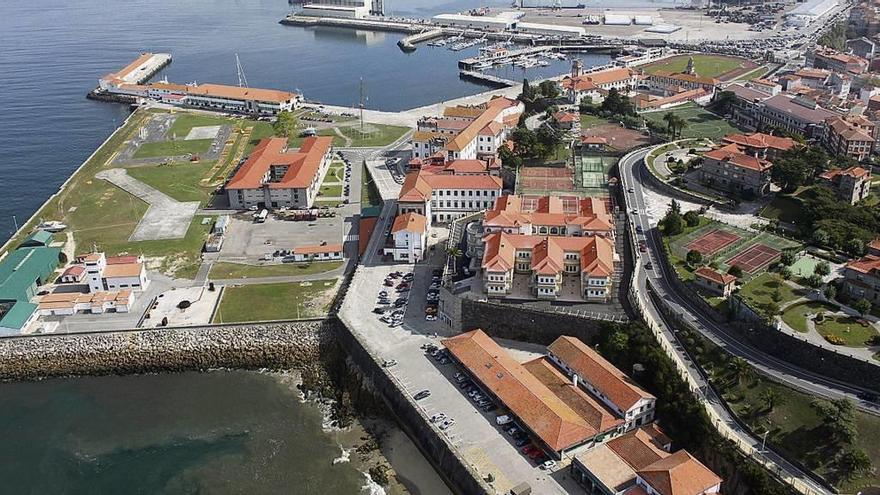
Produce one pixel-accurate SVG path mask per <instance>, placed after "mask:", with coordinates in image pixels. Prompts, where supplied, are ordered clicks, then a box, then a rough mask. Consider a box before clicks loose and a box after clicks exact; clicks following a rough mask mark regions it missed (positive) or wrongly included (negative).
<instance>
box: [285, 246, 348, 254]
mask: <svg viewBox="0 0 880 495" xmlns="http://www.w3.org/2000/svg"><path fill="white" fill-rule="evenodd" d="M339 252H342V244H325V245H323V246H297V247H295V248H293V254H331V253H339Z"/></svg>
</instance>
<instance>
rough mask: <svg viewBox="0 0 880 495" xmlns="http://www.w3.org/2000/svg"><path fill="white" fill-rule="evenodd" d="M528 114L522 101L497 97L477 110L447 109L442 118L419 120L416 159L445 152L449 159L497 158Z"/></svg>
mask: <svg viewBox="0 0 880 495" xmlns="http://www.w3.org/2000/svg"><path fill="white" fill-rule="evenodd" d="M523 111H525V106H524V105H523V103H522V102H520V101H518V100H513V99H510V98H505V97H496V98H493V99H491V100H489V102H487V103H485V104H483V105H479V106H473V107H464V106H460V107H447V108H446V109H444V111H443V116H442V117H431V118H425V119H422V120H421V121H419V124H418V129H417V130H416V132H415V133H414V134H413V138H412V145H413V158H427V157H430V156H432V155H434V154H437V153H440V152H442V153H443V154H444V155H445V159H446V160H449V161H452V160H459V159H465V160H470V159H476V158H485V157H489V156H493V155H495V153H497V152H498V148H499V147H500V146H501V144H502V143H503V142H504V140H505V139H506V138H507V135H508V133H509V132H510V130H511V129H512V128H514V127H516V124H517V122H518V120H519V116H520V115H522V113H523Z"/></svg>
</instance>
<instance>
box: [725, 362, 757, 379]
mask: <svg viewBox="0 0 880 495" xmlns="http://www.w3.org/2000/svg"><path fill="white" fill-rule="evenodd" d="M730 370H731V372H733V378H734V379H735V380H736V382H737V383H738V384H740V385H742V384H743V383H745V382H747V381H749V380H751V379H752V376H754V370H753V369H752V365H750V364H749V362H748V361H746V360H745V359H743V358H741V357H736V358H733V360H732V361H731V362H730Z"/></svg>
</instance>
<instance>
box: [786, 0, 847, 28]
mask: <svg viewBox="0 0 880 495" xmlns="http://www.w3.org/2000/svg"><path fill="white" fill-rule="evenodd" d="M837 5H838V0H809V1H807V2H804V3H802V4H800V5H798V6H797V7H795V8H794V9H792V10H791V11H789V12H788V13H787V14H785V24H786V25H788V26H792V27H806V26H808V25H810V24H812V23H814V22H816V21H817V20H819V19H820V18H822V17H823V16H824V15H826V14H828V13H829V12H831V11H832V10H834V9H835V8H836V7H837Z"/></svg>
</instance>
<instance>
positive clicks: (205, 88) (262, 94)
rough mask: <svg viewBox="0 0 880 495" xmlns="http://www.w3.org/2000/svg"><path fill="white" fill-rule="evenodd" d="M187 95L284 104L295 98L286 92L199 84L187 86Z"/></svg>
mask: <svg viewBox="0 0 880 495" xmlns="http://www.w3.org/2000/svg"><path fill="white" fill-rule="evenodd" d="M188 93H189V94H190V95H195V96H206V97H212V96H213V97H219V98H229V99H238V100H245V101H266V102H272V103H285V102H288V101H290V100H292V99H293V98H295V97H296V95H295V94H293V93H290V92H287V91H278V90H275V89H260V88H242V87H239V86H227V85H225V84H199V85H198V86H189V87H188Z"/></svg>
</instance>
